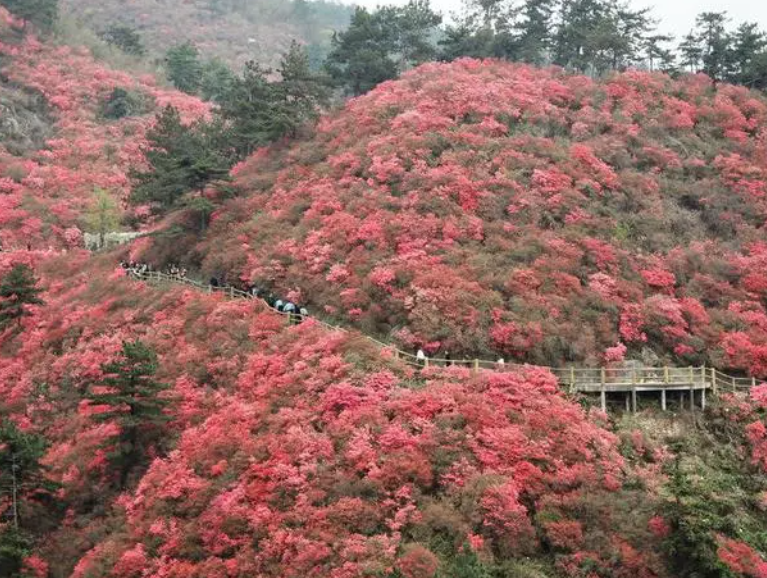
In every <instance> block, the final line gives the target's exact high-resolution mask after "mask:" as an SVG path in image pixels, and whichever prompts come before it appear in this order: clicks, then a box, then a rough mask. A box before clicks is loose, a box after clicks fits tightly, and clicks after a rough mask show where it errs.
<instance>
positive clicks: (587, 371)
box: [128, 269, 756, 391]
mask: <svg viewBox="0 0 767 578" xmlns="http://www.w3.org/2000/svg"><path fill="white" fill-rule="evenodd" d="M128 274H129V275H131V276H133V277H135V278H138V279H148V280H153V279H156V280H158V281H163V280H165V281H170V282H172V283H179V284H183V285H188V286H192V287H195V288H198V289H201V290H205V291H208V292H210V293H224V294H226V295H229V296H231V297H234V296H237V297H240V298H245V299H250V300H258V301H260V302H261V303H262V304H264V305H265V306H266V307H267V308H268V309H269V310H271V311H272V312H274V313H278V314H279V315H282V316H283V317H289V318H291V319H298V320H304V318H305V317H308V318H310V319H312V320H313V321H314V322H316V323H318V324H319V325H322V326H323V327H325V328H327V329H330V330H331V331H342V332H344V333H348V329H346V328H345V327H341V326H338V325H333V324H331V323H328V322H327V321H323V320H322V319H319V318H317V317H314V316H304V315H301V314H300V313H297V312H296V313H292V312H286V311H281V310H279V309H277V308H275V307H272V306H271V305H270V304H269V303H268V302H267V301H266V300H264V299H261V298H260V297H256V296H254V295H252V294H250V293H248V292H247V291H243V290H241V289H237V288H236V287H232V286H231V285H220V286H213V285H210V284H205V283H203V282H200V281H195V280H194V279H190V278H189V277H186V276H183V277H182V276H180V275H170V274H168V273H163V272H162V271H137V270H136V269H128ZM361 335H363V336H364V337H365V338H366V339H367V340H368V341H371V342H373V343H375V344H376V345H378V346H379V347H381V348H383V349H388V350H391V351H392V353H393V354H394V355H395V356H396V357H397V358H398V359H401V360H403V361H404V362H405V363H407V364H409V365H413V366H419V367H420V366H421V365H422V364H423V362H422V360H420V359H418V356H416V355H415V354H413V353H410V352H408V351H402V350H401V349H398V348H397V346H396V345H393V344H391V343H385V342H383V341H380V340H378V339H375V338H374V337H371V336H369V335H366V334H361ZM435 363H436V364H438V365H439V364H442V365H445V364H449V365H452V366H466V367H469V368H472V369H485V368H489V369H493V370H496V371H500V370H511V369H518V368H524V367H540V368H543V369H548V370H549V371H551V372H552V373H553V374H554V375H555V376H557V377H558V378H559V379H560V381H561V382H562V383H563V384H564V385H571V386H577V385H586V384H589V385H592V386H593V385H604V386H615V385H628V384H635V385H637V386H641V385H643V384H646V383H647V382H646V380H645V378H646V377H647V376H650V377H652V378H662V379H658V380H657V381H653V382H652V384H657V385H660V384H665V385H676V386H678V385H681V384H684V385H687V384H690V383H691V381H692V382H693V383H703V384H705V385H706V386H708V385H711V386H712V387H713V388H714V390H716V389H717V388H718V389H721V390H723V391H728V390H730V391H735V390H738V389H743V388H751V387H752V386H754V385H755V384H756V379H755V378H753V377H735V376H732V375H728V374H726V373H724V372H722V371H721V370H719V369H717V368H711V367H706V366H705V365H704V366H698V367H694V366H689V367H672V366H663V367H651V366H639V367H575V366H571V367H550V366H545V365H535V366H533V365H531V364H521V363H507V362H503V363H500V360H499V361H492V360H488V359H450V360H447V359H439V358H427V360H426V364H432V365H433V364H435ZM616 375H624V376H626V375H627V376H629V380H628V381H618V382H616V381H614V380H613V379H612V378H613V377H615V376H616ZM588 376H596V378H594V379H588V380H585V379H584V377H588ZM677 376H682V377H684V378H686V379H683V380H681V381H678V380H677V379H678V377H677ZM741 384H742V385H741Z"/></svg>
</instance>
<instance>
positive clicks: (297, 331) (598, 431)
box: [0, 252, 663, 578]
mask: <svg viewBox="0 0 767 578" xmlns="http://www.w3.org/2000/svg"><path fill="white" fill-rule="evenodd" d="M0 255H2V254H0ZM29 260H30V262H31V264H33V265H34V266H35V267H36V269H37V271H38V272H39V273H40V274H41V275H42V282H41V285H42V286H44V287H45V288H46V291H45V293H44V295H43V297H44V299H45V301H46V304H45V305H44V306H39V307H35V308H34V312H33V315H31V316H30V317H28V318H26V319H25V320H24V321H23V326H22V327H21V329H22V330H21V331H16V330H7V331H5V332H4V333H3V334H0V399H2V400H3V401H2V407H3V412H4V413H5V414H6V415H10V416H11V417H12V418H13V419H14V420H15V421H16V422H17V423H18V424H19V426H20V427H22V428H23V429H24V430H26V431H34V432H38V433H41V434H43V435H44V436H45V438H46V439H47V440H48V441H49V443H50V447H49V449H48V451H47V453H46V455H45V456H44V458H43V463H44V464H45V465H46V467H47V474H46V475H47V476H48V477H49V479H50V480H51V481H53V482H54V483H55V484H56V487H57V488H58V489H57V490H56V495H55V501H56V503H58V504H59V505H60V506H61V508H62V509H61V511H60V513H55V512H56V510H55V509H54V510H52V513H48V514H47V515H44V514H43V513H42V510H41V509H40V508H41V507H42V504H43V503H44V501H45V500H44V498H43V497H41V496H40V494H38V495H37V496H35V497H30V498H28V502H27V503H25V505H24V506H23V508H22V519H23V520H25V522H26V523H27V524H28V525H30V524H31V525H32V526H33V527H36V528H37V530H38V532H39V536H40V538H41V540H40V543H39V546H38V548H37V552H36V555H35V556H34V557H32V558H31V559H30V561H28V563H29V564H32V565H34V566H36V567H38V568H44V567H45V566H46V565H47V566H48V567H49V568H50V570H51V572H52V574H51V575H52V576H66V575H68V574H67V572H68V569H71V568H72V567H74V566H76V568H75V569H74V573H73V574H72V576H75V577H85V576H107V575H109V576H117V577H134V576H139V575H146V576H177V577H182V576H183V577H188V576H200V577H202V576H206V577H210V576H222V577H223V576H230V577H234V576H242V577H243V578H244V577H246V576H275V577H289V576H295V577H299V576H302V577H303V576H334V577H353V576H362V575H375V574H380V575H392V576H403V577H407V578H416V577H418V578H426V577H432V576H434V575H435V572H436V571H437V569H438V568H439V569H440V571H442V572H446V574H444V575H453V574H450V572H452V571H457V570H451V568H453V569H454V568H457V567H459V566H460V565H461V564H474V565H479V564H481V563H482V564H491V563H493V561H497V562H504V561H506V562H504V563H510V562H509V561H510V560H511V559H512V558H524V557H528V558H530V557H532V558H533V559H540V560H541V563H542V564H546V565H548V564H550V563H552V562H555V563H556V564H555V566H556V568H558V572H559V573H561V574H562V575H567V576H573V575H577V573H578V572H580V571H581V570H580V569H581V568H601V569H602V571H603V572H607V573H613V574H611V575H615V576H618V575H628V574H629V573H632V574H633V573H636V572H639V573H640V575H646V576H654V575H658V573H662V571H663V570H662V565H661V563H660V559H659V557H658V554H657V552H655V550H657V540H656V539H655V538H654V537H653V534H652V532H651V530H650V526H648V523H649V520H650V518H651V517H652V515H653V514H654V513H655V512H654V510H653V508H654V507H656V503H655V501H654V500H653V499H651V498H649V497H648V496H644V492H643V491H637V490H636V488H634V487H632V486H630V485H628V480H629V479H630V478H631V477H634V476H641V477H642V479H643V480H646V483H649V484H652V483H655V482H654V480H657V479H658V468H659V464H660V461H658V460H660V459H662V455H661V454H657V455H655V456H654V457H653V456H652V455H651V454H648V456H649V459H650V461H651V462H656V463H655V465H650V466H649V467H643V468H641V469H633V467H632V466H631V465H630V464H627V463H625V462H624V459H623V457H622V456H621V455H620V453H619V451H618V450H619V440H618V438H617V437H616V436H615V435H614V434H612V433H610V432H609V431H608V430H607V429H605V427H606V423H605V422H603V421H601V419H600V418H599V417H598V416H597V417H595V418H593V419H592V418H589V417H587V415H586V414H585V413H584V410H583V409H582V408H580V407H579V406H578V405H577V404H574V403H572V402H570V401H567V400H566V399H565V398H564V396H563V394H562V393H561V392H560V391H559V389H558V388H557V386H556V384H555V381H554V379H553V377H552V376H551V375H550V374H549V373H547V372H546V371H544V370H538V369H530V370H528V371H524V372H520V373H505V374H494V373H492V372H486V373H481V374H473V373H471V372H470V371H469V370H463V369H460V368H453V369H451V370H447V371H446V370H441V369H432V370H429V371H424V372H423V373H422V374H420V375H419V374H416V373H414V370H413V369H412V368H409V367H406V366H404V365H402V364H401V362H399V361H397V360H395V359H394V358H392V357H391V356H389V355H387V354H386V352H385V351H384V352H381V351H380V350H378V349H377V348H375V347H373V346H372V345H371V344H370V343H369V342H367V341H366V340H364V339H361V338H359V337H358V336H355V334H353V333H341V332H329V331H328V330H326V329H324V328H322V327H321V326H319V325H318V324H315V323H313V322H311V321H308V322H305V323H303V324H301V325H298V326H287V327H286V326H285V325H284V321H283V319H282V318H281V317H280V316H278V315H275V314H273V313H271V312H268V311H266V310H264V309H263V306H262V305H258V304H253V303H251V302H249V301H245V300H240V301H237V302H227V301H225V300H223V298H222V297H221V296H220V295H214V296H210V295H206V294H202V293H197V292H194V291H190V290H187V289H184V288H172V289H170V290H157V289H152V288H150V287H148V286H146V285H144V284H137V283H136V282H134V281H129V280H127V279H125V278H124V273H123V271H122V270H117V271H115V272H112V271H111V269H110V268H109V265H108V264H107V263H106V260H104V262H103V263H101V264H100V263H97V262H94V261H93V260H92V259H91V260H88V257H87V255H85V254H82V253H79V252H77V253H74V252H70V253H69V255H68V256H66V257H60V258H52V257H49V258H46V259H41V258H40V257H39V256H29ZM9 261H10V259H8V257H7V256H6V257H3V259H2V260H0V274H5V273H6V272H7V267H8V265H9ZM136 338H141V339H142V340H144V341H145V342H146V343H148V344H150V345H151V346H152V347H153V348H154V349H155V350H156V351H157V352H158V353H159V362H160V363H159V366H160V371H159V373H158V378H160V379H161V380H163V381H165V382H167V383H169V384H170V385H171V388H170V389H169V390H167V391H166V392H164V393H163V394H162V395H163V396H164V397H165V398H166V399H169V400H171V404H170V405H169V406H168V410H167V412H168V415H169V416H170V419H171V421H170V422H169V426H168V427H169V428H170V430H169V431H170V432H171V434H172V435H171V439H169V440H168V442H169V444H170V447H171V448H174V449H172V451H170V453H168V454H167V455H165V456H164V457H158V458H157V459H155V460H154V462H153V463H152V464H151V466H150V467H149V469H148V471H147V472H146V473H145V474H144V475H143V477H141V478H140V479H138V480H136V484H135V485H134V489H131V490H129V491H128V492H126V493H124V494H122V495H119V494H117V493H115V492H114V490H113V489H111V488H112V485H110V484H111V483H113V482H114V472H113V471H112V470H110V469H109V468H108V467H107V463H108V455H109V451H110V450H109V447H110V446H109V440H110V436H114V435H115V427H116V426H115V425H113V424H110V423H102V422H101V421H98V420H97V418H98V415H99V413H100V412H102V411H103V408H100V407H99V406H95V405H93V404H92V403H91V402H90V401H89V400H88V398H87V393H86V392H87V391H88V388H89V387H91V386H92V384H93V383H98V382H99V379H100V378H101V377H102V375H103V364H104V363H105V362H107V361H108V360H110V359H111V358H113V357H114V356H115V355H116V354H117V352H118V351H119V349H120V344H121V342H122V341H124V340H129V339H136ZM176 436H178V438H177V440H176V439H175V438H176ZM94 500H96V503H98V504H99V507H98V509H97V510H94V509H93V508H94ZM110 504H111V506H112V507H114V508H115V510H114V512H111V513H110V508H109V507H108V506H110ZM0 505H2V506H1V507H2V508H8V507H9V502H8V501H7V500H5V501H0ZM608 505H609V506H608ZM605 507H609V508H610V509H611V510H612V512H613V514H612V515H611V516H615V517H617V518H618V519H614V518H613V517H611V516H606V515H605V514H604V512H603V508H605ZM98 512H101V513H100V514H99V513H98ZM628 512H633V514H632V516H631V517H629V516H627V515H626V514H627V513H628ZM50 518H53V519H50ZM638 521H639V522H638ZM637 523H639V524H640V526H639V527H637ZM642 524H644V526H642ZM43 538H44V539H43ZM546 552H555V553H556V557H555V558H549V557H548V556H546V555H545V553H546ZM480 561H483V562H480ZM552 571H554V568H553V567H552ZM392 572H394V574H392ZM397 572H399V573H397ZM621 573H624V574H621ZM39 575H41V576H45V575H46V574H45V573H41V574H39ZM584 575H585V574H584Z"/></svg>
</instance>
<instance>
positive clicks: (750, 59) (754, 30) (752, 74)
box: [729, 22, 767, 86]
mask: <svg viewBox="0 0 767 578" xmlns="http://www.w3.org/2000/svg"><path fill="white" fill-rule="evenodd" d="M766 46H767V38H766V37H765V34H764V32H762V31H761V30H759V26H758V25H757V24H755V23H752V22H744V23H743V24H741V25H740V26H739V27H738V29H737V30H736V31H735V33H734V34H733V35H732V45H731V47H730V55H731V57H730V61H731V63H732V66H733V70H732V74H731V75H730V78H729V80H731V81H732V82H736V83H739V84H745V85H748V86H761V85H762V84H763V79H764V72H765V71H764V69H762V70H760V69H759V66H760V63H761V62H762V61H763V59H762V58H760V56H761V55H763V54H764V49H765V47H766Z"/></svg>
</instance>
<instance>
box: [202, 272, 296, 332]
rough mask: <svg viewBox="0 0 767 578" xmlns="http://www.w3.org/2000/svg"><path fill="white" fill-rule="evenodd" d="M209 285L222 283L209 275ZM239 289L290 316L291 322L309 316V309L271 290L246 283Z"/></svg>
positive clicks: (213, 285)
mask: <svg viewBox="0 0 767 578" xmlns="http://www.w3.org/2000/svg"><path fill="white" fill-rule="evenodd" d="M208 283H209V285H210V286H211V287H223V286H224V283H223V281H222V280H221V279H219V278H218V277H215V276H213V277H211V278H210V281H209V282H208ZM237 289H240V290H241V291H244V292H245V293H247V294H248V295H250V296H251V297H253V298H254V299H261V300H262V301H265V302H266V304H267V305H269V307H271V308H272V309H276V310H277V311H279V312H280V313H285V314H287V315H288V316H289V317H290V321H291V322H292V323H300V322H301V321H303V320H304V318H306V317H308V316H309V311H308V310H307V309H306V307H304V306H302V305H297V304H295V303H293V302H292V301H290V300H289V299H283V298H281V297H278V296H276V295H275V294H274V293H272V292H271V291H265V290H264V289H262V288H260V287H258V286H257V285H253V284H250V285H246V286H244V287H242V286H241V287H237Z"/></svg>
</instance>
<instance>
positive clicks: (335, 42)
mask: <svg viewBox="0 0 767 578" xmlns="http://www.w3.org/2000/svg"><path fill="white" fill-rule="evenodd" d="M386 24H387V23H385V22H383V21H382V19H381V18H380V17H379V16H377V15H376V14H371V13H370V12H368V11H367V9H365V8H361V7H357V9H356V10H355V11H354V15H353V16H352V19H351V22H350V23H349V28H347V29H346V30H345V31H344V32H336V33H335V34H334V35H333V38H332V40H331V50H330V54H328V57H327V60H326V61H325V66H326V69H327V71H328V73H329V74H330V76H331V77H332V78H333V79H334V80H335V82H336V84H337V85H338V86H340V87H343V88H344V90H345V91H346V92H347V93H350V94H353V95H359V94H363V93H365V92H367V91H368V90H370V89H371V88H373V87H374V86H376V85H377V84H380V83H381V82H384V81H385V80H390V79H392V78H395V77H396V76H397V73H398V70H397V63H396V62H395V61H394V59H393V58H392V57H391V54H392V53H393V52H394V33H393V31H391V30H390V28H389V26H387V25H386Z"/></svg>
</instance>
